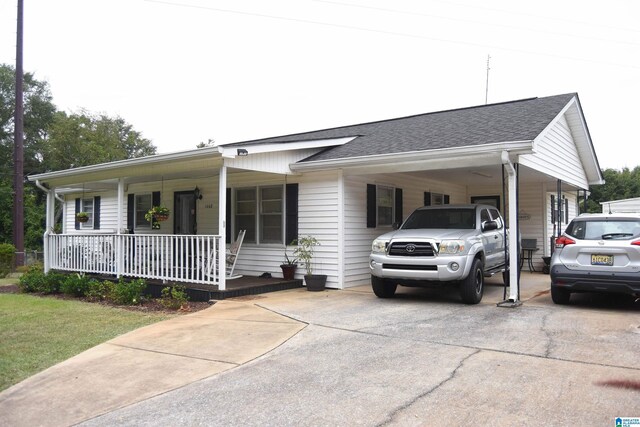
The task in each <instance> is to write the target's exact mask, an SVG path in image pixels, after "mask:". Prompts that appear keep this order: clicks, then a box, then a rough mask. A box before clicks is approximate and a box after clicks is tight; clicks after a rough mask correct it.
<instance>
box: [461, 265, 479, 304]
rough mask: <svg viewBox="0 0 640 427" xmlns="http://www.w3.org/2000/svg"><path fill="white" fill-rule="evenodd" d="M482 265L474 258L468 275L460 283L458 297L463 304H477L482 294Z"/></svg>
mask: <svg viewBox="0 0 640 427" xmlns="http://www.w3.org/2000/svg"><path fill="white" fill-rule="evenodd" d="M483 270H484V265H483V264H482V260H480V259H478V258H476V259H475V260H474V261H473V265H472V266H471V271H470V272H469V275H468V276H467V277H465V278H464V280H463V281H462V283H460V297H461V298H462V302H464V303H465V304H478V303H479V302H480V301H482V294H483V292H484V271H483Z"/></svg>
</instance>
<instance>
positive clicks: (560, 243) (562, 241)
mask: <svg viewBox="0 0 640 427" xmlns="http://www.w3.org/2000/svg"><path fill="white" fill-rule="evenodd" d="M575 243H576V241H575V240H573V239H570V238H568V237H567V236H560V237H558V238H557V239H556V248H558V249H561V248H564V247H565V246H567V245H573V244H575Z"/></svg>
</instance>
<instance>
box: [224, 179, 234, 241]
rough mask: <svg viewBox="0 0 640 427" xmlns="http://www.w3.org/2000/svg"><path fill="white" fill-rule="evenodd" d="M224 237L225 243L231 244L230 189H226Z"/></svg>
mask: <svg viewBox="0 0 640 427" xmlns="http://www.w3.org/2000/svg"><path fill="white" fill-rule="evenodd" d="M226 222H227V227H226V236H225V239H226V240H225V241H226V242H227V243H231V231H232V230H231V189H230V188H227V212H226Z"/></svg>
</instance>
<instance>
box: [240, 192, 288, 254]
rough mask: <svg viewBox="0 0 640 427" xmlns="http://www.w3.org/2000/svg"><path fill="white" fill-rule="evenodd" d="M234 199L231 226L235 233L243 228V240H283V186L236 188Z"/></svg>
mask: <svg viewBox="0 0 640 427" xmlns="http://www.w3.org/2000/svg"><path fill="white" fill-rule="evenodd" d="M234 203H235V223H234V228H235V231H236V233H238V231H240V230H246V234H245V236H244V240H245V241H246V242H251V243H282V242H283V237H284V236H283V230H284V225H283V222H284V221H283V220H284V187H283V186H281V185H275V186H268V187H267V186H265V187H250V188H238V189H236V190H235V202H234Z"/></svg>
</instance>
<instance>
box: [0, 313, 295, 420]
mask: <svg viewBox="0 0 640 427" xmlns="http://www.w3.org/2000/svg"><path fill="white" fill-rule="evenodd" d="M304 327H305V324H304V323H302V322H299V321H295V320H292V319H289V318H287V317H285V316H281V315H278V314H275V313H273V312H271V311H268V310H266V309H263V308H260V307H258V306H256V305H253V304H251V303H242V302H233V301H220V302H218V303H216V304H215V305H214V306H212V307H211V308H208V309H206V310H202V311H199V312H196V313H193V314H189V315H186V316H180V317H176V318H173V319H170V320H166V321H163V322H159V323H156V324H153V325H149V326H146V327H144V328H141V329H138V330H135V331H132V332H130V333H127V334H125V335H121V336H119V337H117V338H115V339H113V340H111V341H108V342H106V343H104V344H101V345H98V346H96V347H94V348H91V349H89V350H87V351H85V352H83V353H81V354H79V355H77V356H75V357H73V358H71V359H69V360H67V361H65V362H62V363H59V364H57V365H55V366H52V367H51V368H49V369H47V370H45V371H43V372H41V373H39V374H36V375H34V376H33V377H31V378H28V379H26V380H25V381H22V382H21V383H19V384H16V385H15V386H13V387H11V388H9V389H7V390H5V391H3V392H2V393H0V426H39V425H46V426H67V425H73V424H77V423H79V422H82V421H84V420H87V419H90V418H93V417H95V416H98V415H101V414H105V413H108V412H110V411H113V410H115V409H118V408H121V407H124V406H128V405H130V404H132V403H135V402H139V401H142V400H145V399H148V398H150V397H152V396H156V395H159V394H162V393H166V392H167V391H170V390H175V389H177V388H180V387H183V386H185V385H187V384H190V383H193V382H195V381H198V380H201V379H203V378H207V377H210V376H212V375H215V374H219V373H221V372H224V371H226V370H228V369H231V368H235V367H237V366H239V365H242V364H244V363H247V362H249V361H251V360H253V359H255V358H256V357H259V356H261V355H263V354H265V353H267V352H269V351H271V350H273V349H274V348H276V347H278V346H279V345H281V344H282V343H284V342H285V341H287V340H288V339H289V338H291V337H292V336H293V335H295V334H296V333H298V332H299V331H300V330H302V329H303V328H304Z"/></svg>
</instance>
